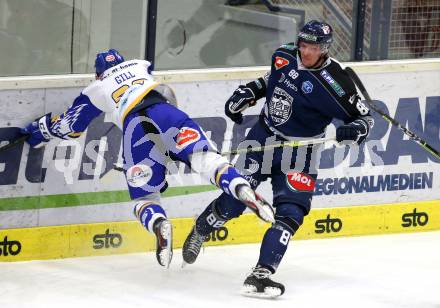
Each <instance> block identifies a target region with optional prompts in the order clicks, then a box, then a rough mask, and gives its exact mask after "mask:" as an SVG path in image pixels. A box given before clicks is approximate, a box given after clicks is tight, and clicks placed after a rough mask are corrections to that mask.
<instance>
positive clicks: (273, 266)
mask: <svg viewBox="0 0 440 308" xmlns="http://www.w3.org/2000/svg"><path fill="white" fill-rule="evenodd" d="M293 233H294V230H292V228H290V227H289V226H287V225H286V224H284V223H283V222H282V221H279V220H277V221H276V222H275V224H273V225H272V227H270V228H269V229H268V230H267V231H266V233H265V234H264V238H263V241H262V243H261V248H260V258H259V259H258V265H261V266H263V267H266V268H268V269H270V270H271V271H272V273H275V271H276V270H277V268H278V265H279V264H280V262H281V260H282V259H283V256H284V253H285V252H286V250H287V245H288V244H289V241H290V238H291V237H292V235H293Z"/></svg>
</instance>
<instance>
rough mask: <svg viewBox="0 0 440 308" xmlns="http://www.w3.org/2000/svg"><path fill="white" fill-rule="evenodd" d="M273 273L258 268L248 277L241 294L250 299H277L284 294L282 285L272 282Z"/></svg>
mask: <svg viewBox="0 0 440 308" xmlns="http://www.w3.org/2000/svg"><path fill="white" fill-rule="evenodd" d="M270 275H272V272H271V271H270V270H269V269H267V268H264V267H261V266H257V267H254V268H253V269H252V272H251V273H250V274H249V275H248V276H247V278H246V280H245V281H244V283H243V287H242V288H241V292H240V293H241V294H242V295H244V296H249V297H259V298H275V297H278V296H280V295H282V294H283V293H284V286H283V285H282V284H281V283H278V282H275V281H273V280H271V279H270V278H269V277H270Z"/></svg>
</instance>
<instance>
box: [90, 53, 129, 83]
mask: <svg viewBox="0 0 440 308" xmlns="http://www.w3.org/2000/svg"><path fill="white" fill-rule="evenodd" d="M124 61H125V60H124V57H123V56H122V55H121V54H120V53H119V52H118V51H117V50H116V49H109V50H108V51H105V52H101V53H98V54H97V55H96V59H95V72H96V76H98V77H99V76H101V74H102V73H104V72H105V71H106V70H107V69H109V68H110V67H113V66H115V65H118V64H120V63H122V62H124Z"/></svg>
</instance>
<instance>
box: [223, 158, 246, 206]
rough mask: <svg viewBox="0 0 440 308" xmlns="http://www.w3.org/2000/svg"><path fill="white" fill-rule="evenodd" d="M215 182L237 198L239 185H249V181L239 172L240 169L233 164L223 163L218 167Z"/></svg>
mask: <svg viewBox="0 0 440 308" xmlns="http://www.w3.org/2000/svg"><path fill="white" fill-rule="evenodd" d="M215 184H216V185H217V187H219V188H220V189H222V190H223V191H224V192H225V193H227V194H228V195H232V196H233V197H234V198H237V194H236V188H237V185H239V184H245V185H248V186H249V182H248V181H246V180H245V179H244V178H243V176H241V175H240V173H238V170H237V169H235V168H234V167H232V166H231V165H223V166H221V167H220V168H218V169H217V172H216V174H215Z"/></svg>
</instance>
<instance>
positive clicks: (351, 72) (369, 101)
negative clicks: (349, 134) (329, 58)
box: [345, 67, 440, 159]
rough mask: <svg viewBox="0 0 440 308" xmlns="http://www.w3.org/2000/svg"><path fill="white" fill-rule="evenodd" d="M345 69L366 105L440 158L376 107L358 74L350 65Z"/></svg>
mask: <svg viewBox="0 0 440 308" xmlns="http://www.w3.org/2000/svg"><path fill="white" fill-rule="evenodd" d="M345 71H346V72H347V73H348V75H349V76H350V78H351V79H352V80H353V82H354V83H355V85H356V86H357V87H358V88H359V90H360V91H361V93H362V95H363V96H364V98H365V100H366V102H367V104H368V106H369V107H370V108H371V109H373V110H374V111H375V112H377V113H378V114H380V115H381V116H382V118H384V119H385V120H386V121H388V122H389V123H391V124H392V125H394V126H396V127H397V128H398V129H400V130H401V131H402V132H403V133H404V134H405V135H407V136H408V137H409V139H411V140H413V141H415V142H416V143H418V144H419V145H420V146H421V147H422V148H424V149H425V150H426V151H428V152H429V153H431V154H432V155H433V156H434V157H436V158H437V159H440V153H439V151H437V150H436V149H434V148H433V147H432V146H431V145H429V144H428V143H427V142H426V141H425V140H423V139H422V138H420V137H419V136H417V135H416V134H415V133H413V132H412V131H410V130H409V129H407V128H406V127H404V126H402V125H401V124H400V123H399V122H397V121H396V120H394V119H393V118H392V117H390V116H389V115H388V114H386V113H385V112H384V111H382V110H380V109H379V108H378V107H376V106H375V105H374V103H373V100H372V99H371V97H370V95H369V94H368V92H367V90H366V89H365V87H364V85H363V83H362V81H361V80H360V78H359V76H358V75H357V74H356V72H355V71H354V70H353V69H352V68H351V67H346V68H345Z"/></svg>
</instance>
